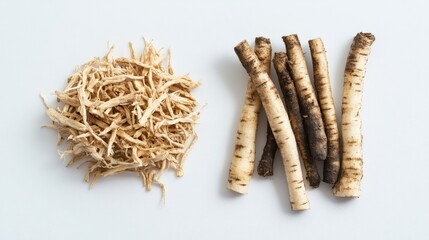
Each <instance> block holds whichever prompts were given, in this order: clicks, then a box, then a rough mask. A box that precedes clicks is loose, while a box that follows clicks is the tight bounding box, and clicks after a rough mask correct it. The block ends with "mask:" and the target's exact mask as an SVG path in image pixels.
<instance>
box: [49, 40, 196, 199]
mask: <svg viewBox="0 0 429 240" xmlns="http://www.w3.org/2000/svg"><path fill="white" fill-rule="evenodd" d="M112 50H113V48H111V49H110V51H109V53H108V54H107V55H106V56H104V57H103V58H94V59H93V60H91V61H89V62H88V63H85V64H84V65H82V66H80V67H79V68H78V69H77V71H76V73H74V74H73V75H72V76H71V77H70V78H69V79H68V83H67V86H66V87H65V89H64V90H63V91H59V92H56V95H57V99H58V101H59V102H60V105H59V106H58V107H56V108H49V107H48V106H47V104H46V103H45V106H46V107H47V114H48V116H49V117H50V118H51V120H52V122H53V124H52V125H50V126H49V127H50V128H53V129H55V130H57V131H58V132H59V134H60V140H61V139H65V140H66V141H67V144H68V148H67V150H66V151H64V152H63V153H62V154H61V158H65V157H70V160H69V162H68V164H67V166H71V165H73V164H75V163H77V162H80V163H81V165H82V163H86V164H85V166H88V172H87V175H86V177H85V180H87V181H89V182H90V183H91V186H92V185H93V184H94V183H95V182H96V180H97V179H98V178H99V177H103V176H109V175H114V174H119V173H123V172H133V173H136V174H138V175H139V176H140V177H141V178H142V180H143V183H144V186H145V187H146V188H147V190H150V188H151V184H152V182H155V183H158V184H159V185H160V186H161V188H162V190H163V193H164V185H163V184H162V183H161V181H160V176H161V175H162V173H163V171H164V170H165V169H168V168H173V169H175V170H176V174H177V175H178V176H182V175H183V164H184V161H185V158H186V155H187V154H188V152H189V149H190V147H191V146H192V145H193V143H194V142H195V140H196V133H195V132H194V123H195V122H196V121H197V119H198V116H199V110H195V109H194V108H195V107H196V106H197V101H196V100H195V99H194V98H193V97H192V96H191V94H190V91H191V89H193V88H195V87H197V86H198V85H199V83H196V82H193V81H192V80H191V79H190V78H189V76H175V75H173V70H172V68H171V66H170V63H169V58H170V56H168V65H167V66H166V69H165V68H164V66H163V62H164V58H163V57H161V56H160V53H159V51H157V50H156V49H155V48H154V46H153V45H152V44H150V43H149V44H146V46H145V49H144V53H143V54H142V55H141V56H140V57H139V58H137V57H136V55H135V52H134V49H133V48H132V45H131V44H130V50H131V56H132V57H131V59H128V58H116V59H115V58H112V57H111V56H110V55H111V53H112ZM163 195H164V194H163Z"/></svg>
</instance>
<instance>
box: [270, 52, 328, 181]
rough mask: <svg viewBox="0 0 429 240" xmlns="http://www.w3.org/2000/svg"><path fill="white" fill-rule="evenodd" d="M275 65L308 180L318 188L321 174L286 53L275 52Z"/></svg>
mask: <svg viewBox="0 0 429 240" xmlns="http://www.w3.org/2000/svg"><path fill="white" fill-rule="evenodd" d="M273 65H274V69H275V70H276V73H277V77H278V79H279V83H280V89H281V90H282V93H283V96H284V100H285V102H286V110H287V113H288V115H289V119H290V124H291V125H292V130H293V134H294V135H295V139H296V143H297V145H298V148H299V151H300V153H301V158H302V161H303V163H304V168H305V171H306V173H307V180H308V182H309V183H310V186H312V187H314V188H316V187H318V186H319V184H320V176H319V173H318V172H317V166H316V161H312V160H311V154H310V150H309V147H308V139H307V135H306V133H305V128H304V123H303V120H302V116H301V110H300V107H299V103H298V96H297V94H296V90H295V86H294V84H293V81H292V79H291V77H290V75H289V71H288V69H287V67H286V65H287V56H286V53H284V52H277V53H275V54H274V59H273Z"/></svg>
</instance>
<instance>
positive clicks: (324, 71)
mask: <svg viewBox="0 0 429 240" xmlns="http://www.w3.org/2000/svg"><path fill="white" fill-rule="evenodd" d="M308 43H309V45H310V51H311V59H312V62H313V73H314V85H315V86H316V91H317V97H318V100H319V105H320V109H321V111H322V117H323V123H324V125H325V132H326V137H327V139H328V154H327V156H326V160H325V162H324V166H323V181H324V182H326V183H330V184H334V183H335V182H336V181H337V179H338V173H339V171H340V142H339V141H340V140H339V137H338V124H337V114H336V112H335V105H334V99H333V97H332V91H331V83H330V80H329V70H328V59H327V58H326V51H325V47H324V46H323V42H322V39H320V38H317V39H313V40H310V41H308Z"/></svg>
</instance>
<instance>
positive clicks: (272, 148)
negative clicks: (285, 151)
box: [257, 122, 278, 177]
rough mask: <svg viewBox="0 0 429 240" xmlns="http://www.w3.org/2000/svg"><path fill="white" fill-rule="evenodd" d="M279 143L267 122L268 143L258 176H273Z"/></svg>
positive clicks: (259, 166) (260, 162) (263, 153)
mask: <svg viewBox="0 0 429 240" xmlns="http://www.w3.org/2000/svg"><path fill="white" fill-rule="evenodd" d="M277 148H278V147H277V143H276V139H275V138H274V134H273V131H272V130H271V127H270V123H268V122H267V142H266V143H265V147H264V151H263V152H262V157H261V161H259V164H258V168H257V170H258V174H259V176H262V177H267V176H272V175H273V167H274V158H275V156H276V152H277Z"/></svg>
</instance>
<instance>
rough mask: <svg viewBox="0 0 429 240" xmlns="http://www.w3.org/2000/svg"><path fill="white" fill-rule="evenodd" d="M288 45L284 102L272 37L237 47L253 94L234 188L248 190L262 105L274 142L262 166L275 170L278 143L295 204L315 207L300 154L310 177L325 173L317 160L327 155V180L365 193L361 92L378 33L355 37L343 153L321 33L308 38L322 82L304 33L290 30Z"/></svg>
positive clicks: (283, 58) (345, 191)
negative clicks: (309, 66)
mask: <svg viewBox="0 0 429 240" xmlns="http://www.w3.org/2000/svg"><path fill="white" fill-rule="evenodd" d="M283 41H284V43H285V46H286V52H277V53H275V54H274V58H273V60H272V62H273V65H274V68H275V71H276V73H277V77H278V80H279V85H280V88H281V92H282V93H283V97H284V103H283V101H282V100H281V98H280V95H279V92H278V90H277V88H276V86H275V85H274V83H273V81H272V80H271V78H270V76H269V72H270V65H271V61H270V60H271V52H272V50H271V43H270V40H269V39H267V38H264V37H258V38H256V40H255V48H254V50H253V49H251V47H250V46H249V44H248V43H247V42H246V41H242V42H240V43H239V44H238V45H237V46H236V47H235V48H234V50H235V52H236V54H237V56H238V58H239V60H240V62H241V63H242V65H243V67H244V68H245V70H246V71H247V73H248V75H249V81H248V84H247V91H246V97H245V101H244V106H243V109H242V112H241V116H240V124H239V127H238V131H237V140H236V144H235V149H234V154H233V158H232V162H231V166H230V169H229V177H228V188H229V189H231V190H233V191H235V192H238V193H247V191H248V185H249V183H250V180H251V178H252V176H253V172H254V168H255V167H254V166H255V138H256V128H257V125H258V113H259V110H260V107H261V104H262V106H263V107H264V109H265V113H266V115H267V119H268V124H267V126H268V127H267V142H266V145H265V147H264V150H263V153H262V158H261V160H260V162H259V164H258V167H257V172H258V174H259V175H261V176H264V177H265V176H270V175H272V174H273V161H274V156H275V154H276V151H277V150H279V151H280V154H281V157H282V159H283V165H284V170H285V173H286V178H287V183H288V188H289V194H290V204H291V208H292V210H306V209H309V208H310V204H309V201H308V198H307V194H306V190H305V184H304V179H303V176H302V171H301V162H300V156H301V159H302V163H303V165H304V168H305V172H306V179H307V180H308V182H309V185H310V186H311V187H313V188H317V187H318V186H319V184H320V175H319V172H318V170H317V164H316V162H317V161H320V160H322V161H324V167H323V181H324V182H326V183H328V184H334V187H333V193H334V195H335V196H338V197H359V195H360V181H361V178H362V165H363V160H362V135H361V125H362V122H361V118H360V110H361V100H362V86H363V79H364V75H365V68H366V63H367V61H368V56H369V54H370V50H371V45H372V43H373V42H374V41H375V38H374V36H373V35H372V34H371V33H358V34H357V35H356V37H355V38H354V40H353V43H352V45H351V48H350V52H349V55H348V58H347V62H346V69H345V72H344V86H343V87H344V88H343V102H342V122H341V127H342V128H341V130H342V156H341V155H340V141H339V130H338V126H337V117H336V112H335V106H334V100H333V97H332V92H331V86H330V79H329V71H328V61H327V57H326V50H325V47H324V45H323V42H322V40H321V39H320V38H318V39H313V40H310V41H309V46H310V51H311V57H312V62H313V74H314V85H315V89H316V91H315V90H314V88H313V85H312V83H311V80H310V76H309V73H308V70H307V65H306V62H305V58H304V53H303V51H302V48H301V44H300V42H299V39H298V36H297V35H289V36H284V37H283Z"/></svg>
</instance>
